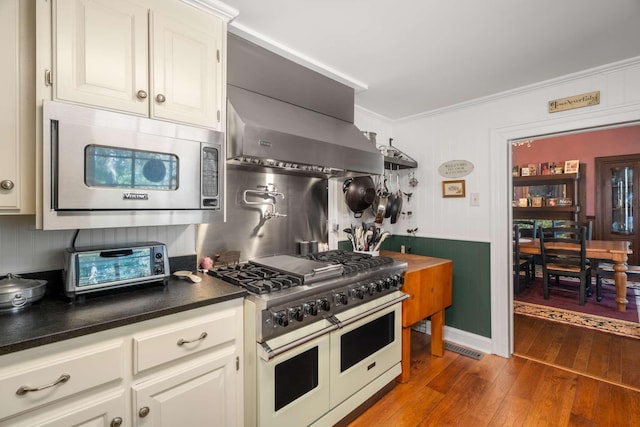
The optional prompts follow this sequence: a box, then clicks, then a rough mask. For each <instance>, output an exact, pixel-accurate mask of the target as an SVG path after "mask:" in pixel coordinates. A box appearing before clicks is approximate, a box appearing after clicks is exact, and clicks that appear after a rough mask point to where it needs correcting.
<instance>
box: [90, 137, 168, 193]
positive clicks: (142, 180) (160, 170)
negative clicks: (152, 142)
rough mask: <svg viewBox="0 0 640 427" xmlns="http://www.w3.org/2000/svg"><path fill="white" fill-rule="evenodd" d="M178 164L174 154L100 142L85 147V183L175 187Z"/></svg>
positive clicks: (123, 186) (135, 188) (94, 185)
mask: <svg viewBox="0 0 640 427" xmlns="http://www.w3.org/2000/svg"><path fill="white" fill-rule="evenodd" d="M178 167H179V165H178V157H177V156H176V155H174V154H167V153H158V152H151V151H141V150H131V149H123V148H115V147H106V146H100V145H88V146H87V147H86V148H85V184H86V185H87V186H89V187H97V188H117V189H128V190H160V191H162V190H164V191H175V190H176V189H177V188H178Z"/></svg>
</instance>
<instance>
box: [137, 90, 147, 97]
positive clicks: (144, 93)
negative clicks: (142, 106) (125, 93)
mask: <svg viewBox="0 0 640 427" xmlns="http://www.w3.org/2000/svg"><path fill="white" fill-rule="evenodd" d="M136 95H137V96H138V99H145V98H146V97H147V92H146V91H144V90H139V91H138V93H137V94H136Z"/></svg>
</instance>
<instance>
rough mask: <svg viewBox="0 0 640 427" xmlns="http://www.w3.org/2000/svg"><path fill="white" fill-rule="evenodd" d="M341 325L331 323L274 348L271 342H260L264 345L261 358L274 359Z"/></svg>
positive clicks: (265, 359)
mask: <svg viewBox="0 0 640 427" xmlns="http://www.w3.org/2000/svg"><path fill="white" fill-rule="evenodd" d="M338 328H339V326H338V325H337V324H335V323H334V324H331V325H330V326H327V327H326V328H324V329H320V330H319V331H316V332H314V333H312V334H309V335H306V336H304V337H302V338H300V339H297V340H295V341H293V342H290V343H288V344H285V345H283V346H282V347H278V348H276V349H273V348H271V347H269V344H267V343H266V342H263V343H260V346H261V347H262V351H260V352H259V353H260V358H261V359H262V360H264V361H267V362H268V361H269V360H271V359H273V358H274V357H276V356H278V355H280V354H282V353H284V352H285V351H288V350H291V349H292V348H294V347H297V346H299V345H302V344H304V343H307V342H309V341H311V340H313V339H315V338H318V337H321V336H322V335H326V334H328V333H329V332H333V331H335V330H336V329H338Z"/></svg>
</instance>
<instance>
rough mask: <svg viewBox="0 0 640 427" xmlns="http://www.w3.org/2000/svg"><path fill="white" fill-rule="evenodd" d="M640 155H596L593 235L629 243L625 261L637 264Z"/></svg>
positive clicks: (638, 259)
mask: <svg viewBox="0 0 640 427" xmlns="http://www.w3.org/2000/svg"><path fill="white" fill-rule="evenodd" d="M639 175H640V154H634V155H627V156H612V157H598V158H596V177H597V182H596V188H597V189H598V191H596V216H597V218H598V221H597V222H596V234H597V236H598V238H600V239H602V240H626V241H629V242H631V249H633V251H634V253H633V254H632V255H629V261H628V262H629V264H638V262H639V261H640V256H639V255H638V250H639V249H638V248H640V246H639V243H640V241H639V238H638V196H639V195H638V194H637V193H638V188H639V184H640V181H639Z"/></svg>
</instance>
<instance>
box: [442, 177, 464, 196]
mask: <svg viewBox="0 0 640 427" xmlns="http://www.w3.org/2000/svg"><path fill="white" fill-rule="evenodd" d="M464 196H465V193H464V179H460V180H457V181H442V197H464Z"/></svg>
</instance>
